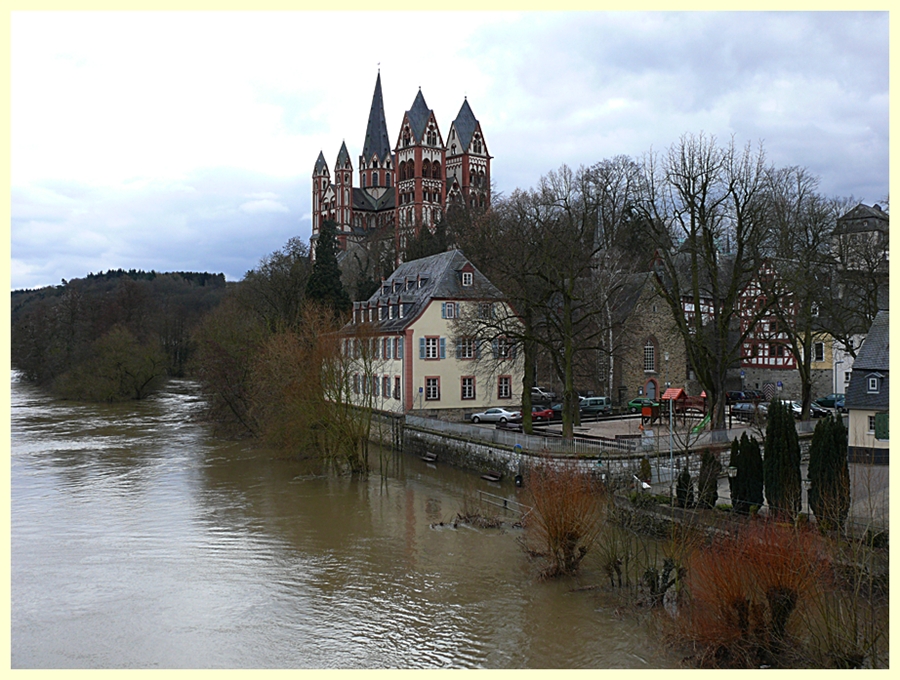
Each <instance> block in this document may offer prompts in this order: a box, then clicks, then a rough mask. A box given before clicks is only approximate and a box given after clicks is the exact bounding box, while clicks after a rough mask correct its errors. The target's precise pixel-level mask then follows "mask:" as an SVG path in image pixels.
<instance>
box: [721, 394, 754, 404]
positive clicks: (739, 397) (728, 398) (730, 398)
mask: <svg viewBox="0 0 900 680" xmlns="http://www.w3.org/2000/svg"><path fill="white" fill-rule="evenodd" d="M739 401H751V400H750V399H747V395H746V394H745V393H744V392H741V391H731V392H726V393H725V403H726V404H736V403H738V402H739Z"/></svg>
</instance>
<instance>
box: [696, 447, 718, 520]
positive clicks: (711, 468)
mask: <svg viewBox="0 0 900 680" xmlns="http://www.w3.org/2000/svg"><path fill="white" fill-rule="evenodd" d="M721 470H722V464H721V463H719V460H718V459H717V458H716V457H715V456H714V455H713V453H712V451H710V450H709V449H705V450H704V451H703V455H702V456H701V457H700V474H699V476H698V478H697V507H700V508H707V509H712V508H714V507H716V501H717V500H718V499H719V488H718V487H719V472H720V471H721Z"/></svg>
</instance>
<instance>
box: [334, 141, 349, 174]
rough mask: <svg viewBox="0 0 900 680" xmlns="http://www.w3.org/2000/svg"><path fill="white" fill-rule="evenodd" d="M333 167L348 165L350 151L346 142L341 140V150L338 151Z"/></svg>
mask: <svg viewBox="0 0 900 680" xmlns="http://www.w3.org/2000/svg"><path fill="white" fill-rule="evenodd" d="M334 167H335V168H343V167H347V168H349V167H350V153H349V152H348V151H347V142H341V150H340V151H338V157H337V164H336V165H335V166H334Z"/></svg>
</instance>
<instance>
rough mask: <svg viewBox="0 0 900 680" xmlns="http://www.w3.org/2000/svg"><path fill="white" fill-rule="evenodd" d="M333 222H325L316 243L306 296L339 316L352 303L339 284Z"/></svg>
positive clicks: (348, 309)
mask: <svg viewBox="0 0 900 680" xmlns="http://www.w3.org/2000/svg"><path fill="white" fill-rule="evenodd" d="M335 233H336V224H335V222H334V220H325V221H324V222H323V223H322V228H321V229H319V238H318V240H317V241H316V261H315V263H314V264H313V270H312V274H311V275H310V277H309V279H308V280H307V282H306V296H307V297H308V298H310V299H311V300H315V301H316V302H320V303H322V304H324V305H326V306H327V307H329V308H330V309H331V310H332V311H333V312H334V314H335V316H340V315H343V314H346V313H347V312H348V311H350V308H351V307H352V305H353V303H352V302H351V301H350V296H349V295H347V291H346V290H344V284H343V283H341V270H340V268H339V267H338V262H337V238H336V236H335Z"/></svg>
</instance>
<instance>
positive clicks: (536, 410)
mask: <svg viewBox="0 0 900 680" xmlns="http://www.w3.org/2000/svg"><path fill="white" fill-rule="evenodd" d="M531 420H532V421H535V420H553V409H552V408H547V407H546V406H532V407H531Z"/></svg>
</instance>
